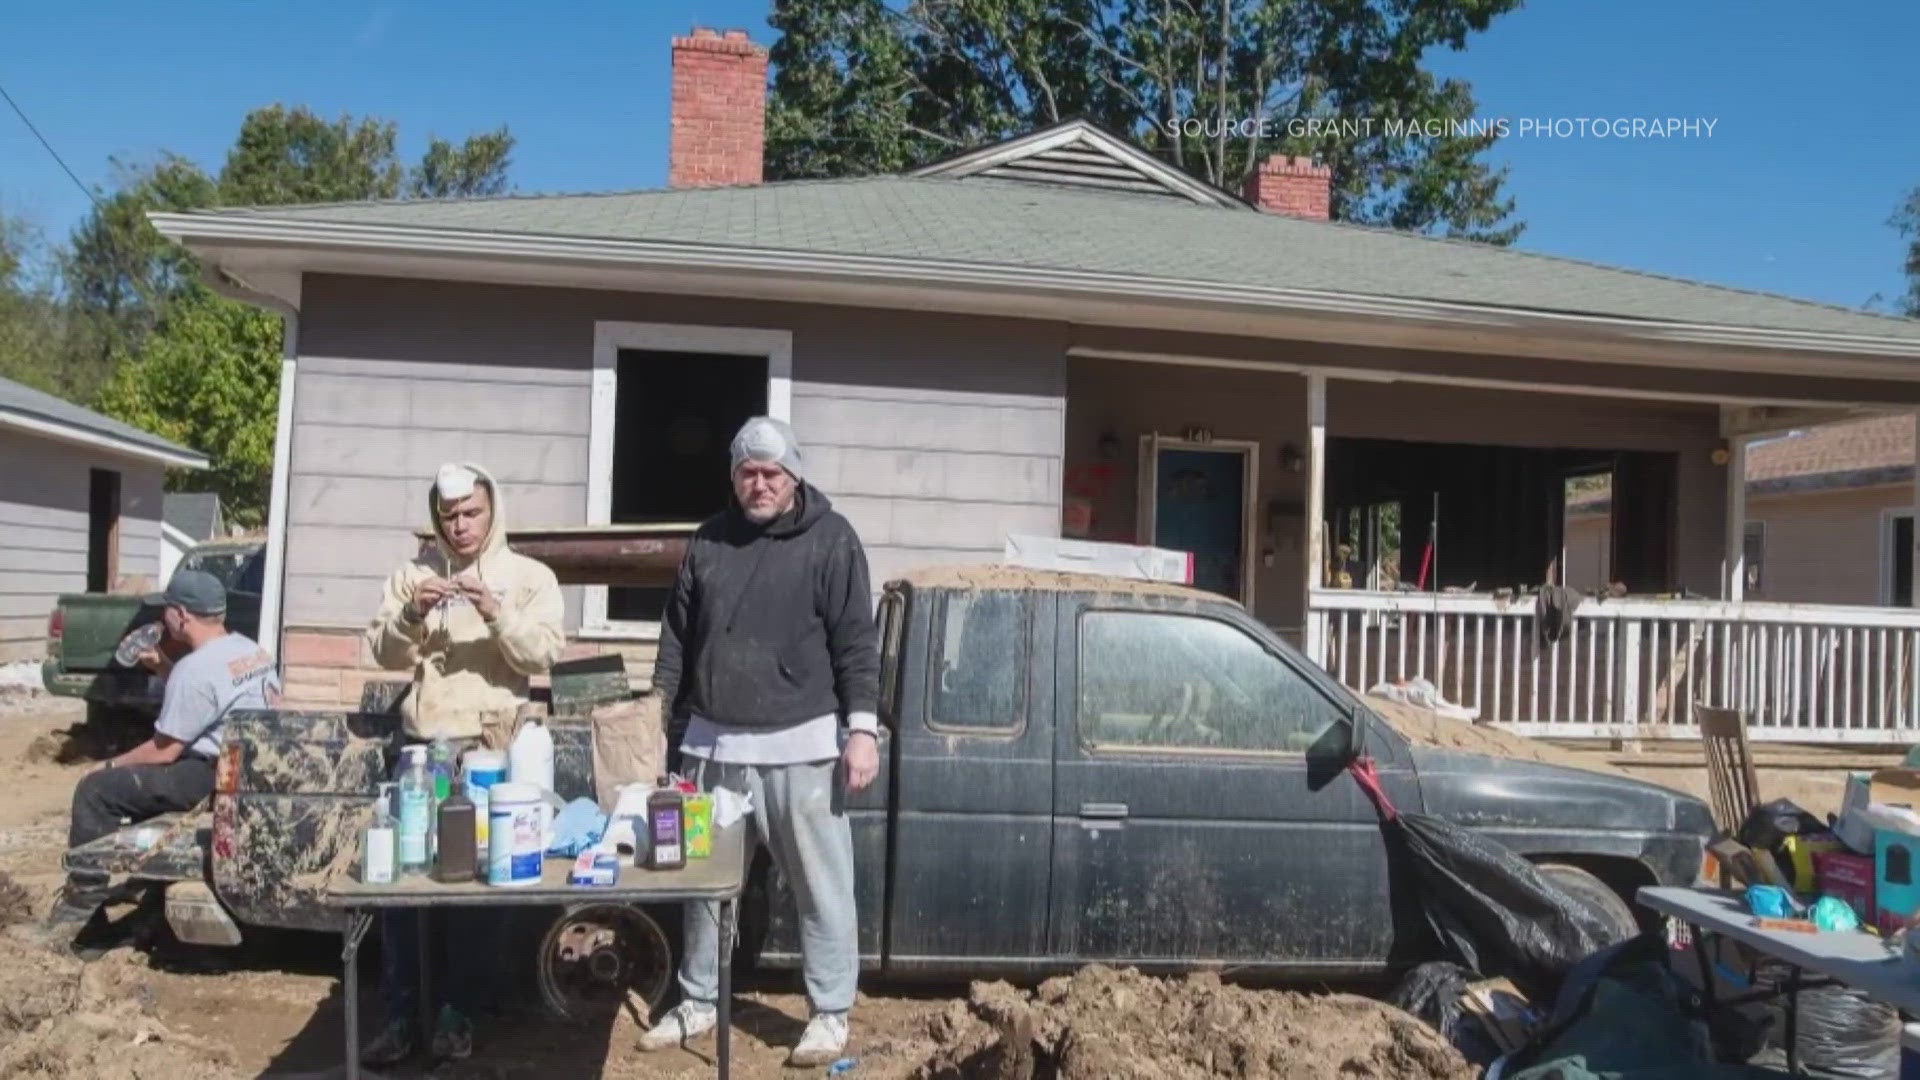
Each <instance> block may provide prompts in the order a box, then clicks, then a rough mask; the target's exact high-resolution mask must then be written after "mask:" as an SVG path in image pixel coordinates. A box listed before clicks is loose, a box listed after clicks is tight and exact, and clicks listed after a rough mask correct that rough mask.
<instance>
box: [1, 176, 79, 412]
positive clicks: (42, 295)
mask: <svg viewBox="0 0 1920 1080" xmlns="http://www.w3.org/2000/svg"><path fill="white" fill-rule="evenodd" d="M62 332H63V331H62V319H61V317H60V309H59V305H58V303H57V302H56V300H55V298H54V295H53V285H52V275H51V274H50V272H49V270H48V267H47V256H46V251H45V244H44V242H43V241H42V240H41V237H40V231H39V230H38V229H36V228H35V227H34V226H33V225H32V223H31V222H28V221H27V220H26V219H24V218H18V217H10V216H8V215H7V214H6V213H5V212H4V211H0V378H7V379H12V380H13V381H15V382H19V383H25V384H26V385H28V386H32V387H35V388H37V389H40V390H45V391H47V392H49V393H55V394H60V393H67V392H69V391H72V390H88V389H91V387H77V386H70V385H69V384H68V380H67V378H66V377H65V376H66V373H65V372H64V371H63V370H62V368H61V365H60V362H59V355H58V349H57V342H58V340H59V338H60V336H61V334H62Z"/></svg>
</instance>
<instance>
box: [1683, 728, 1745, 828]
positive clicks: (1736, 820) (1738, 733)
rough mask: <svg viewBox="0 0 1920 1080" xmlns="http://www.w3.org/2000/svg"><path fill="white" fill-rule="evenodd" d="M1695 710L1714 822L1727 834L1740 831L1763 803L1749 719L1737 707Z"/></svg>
mask: <svg viewBox="0 0 1920 1080" xmlns="http://www.w3.org/2000/svg"><path fill="white" fill-rule="evenodd" d="M1693 712H1694V715H1695V716H1697V717H1699V719H1700V742H1701V743H1702V744H1703V745H1704V746H1705V747H1706V751H1707V793H1708V795H1709V796H1710V801H1711V802H1712V803H1713V818H1714V824H1716V825H1718V826H1719V827H1720V831H1721V833H1722V834H1724V835H1732V834H1734V833H1738V832H1739V831H1740V826H1742V825H1744V824H1746V822H1747V815H1749V814H1751V813H1753V808H1754V807H1756V806H1758V805H1760V781H1759V779H1758V777H1756V776H1755V774H1754V771H1753V751H1752V748H1751V747H1749V746H1748V744H1747V721H1746V718H1745V717H1743V716H1741V715H1740V713H1739V711H1738V710H1736V709H1714V708H1709V707H1707V706H1705V705H1701V704H1698V703H1696V704H1695V705H1694V708H1693Z"/></svg>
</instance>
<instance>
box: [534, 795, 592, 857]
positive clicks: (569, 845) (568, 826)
mask: <svg viewBox="0 0 1920 1080" xmlns="http://www.w3.org/2000/svg"><path fill="white" fill-rule="evenodd" d="M606 831H607V815H605V814H603V813H601V812H600V807H599V806H598V805H596V804H595V803H594V801H593V800H592V799H587V798H580V799H575V800H573V801H572V802H570V803H568V804H567V805H566V808H565V809H563V810H561V811H560V814H559V816H558V817H556V818H554V819H553V840H552V842H550V843H549V844H548V845H547V854H549V855H565V856H569V857H571V856H574V855H578V854H580V853H581V852H583V851H585V850H587V849H588V848H590V847H592V846H593V845H595V844H597V843H599V842H600V837H601V836H602V835H603V834H605V832H606Z"/></svg>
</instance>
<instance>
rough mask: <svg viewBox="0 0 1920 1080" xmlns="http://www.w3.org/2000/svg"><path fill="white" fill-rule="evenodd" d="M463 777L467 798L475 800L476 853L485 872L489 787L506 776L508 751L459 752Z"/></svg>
mask: <svg viewBox="0 0 1920 1080" xmlns="http://www.w3.org/2000/svg"><path fill="white" fill-rule="evenodd" d="M460 777H461V779H463V780H465V781H466V783H467V798H469V799H471V800H473V842H474V853H475V855H476V856H477V857H478V858H479V860H480V868H481V872H482V874H483V875H484V873H485V870H486V865H487V850H488V849H487V789H488V788H490V787H492V786H493V785H495V784H498V783H500V782H501V781H502V780H505V779H506V778H507V753H506V751H504V750H469V751H467V752H466V753H464V754H462V755H460Z"/></svg>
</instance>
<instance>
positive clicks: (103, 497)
mask: <svg viewBox="0 0 1920 1080" xmlns="http://www.w3.org/2000/svg"><path fill="white" fill-rule="evenodd" d="M87 479H88V484H87V591H88V592H95V593H99V592H107V591H109V590H111V589H112V588H113V586H114V584H115V583H116V582H117V581H119V580H120V474H119V473H117V472H115V471H113V470H112V469H91V470H88V478H87Z"/></svg>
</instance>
